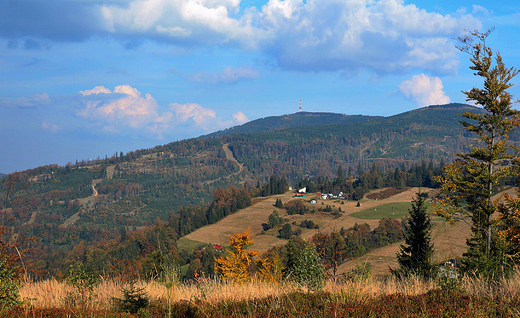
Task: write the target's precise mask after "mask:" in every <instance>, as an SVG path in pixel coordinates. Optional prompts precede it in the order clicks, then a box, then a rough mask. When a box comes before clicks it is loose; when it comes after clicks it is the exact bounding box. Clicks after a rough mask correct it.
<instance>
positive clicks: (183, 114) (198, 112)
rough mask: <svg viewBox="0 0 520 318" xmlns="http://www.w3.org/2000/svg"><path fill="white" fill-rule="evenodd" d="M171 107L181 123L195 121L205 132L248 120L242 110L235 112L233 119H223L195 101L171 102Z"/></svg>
mask: <svg viewBox="0 0 520 318" xmlns="http://www.w3.org/2000/svg"><path fill="white" fill-rule="evenodd" d="M170 109H171V111H172V112H173V113H174V116H175V117H176V120H177V121H178V122H179V123H190V122H193V123H194V124H195V126H196V127H198V128H202V129H203V130H204V131H205V132H211V131H216V130H219V129H225V128H229V127H232V126H236V125H239V124H243V123H245V122H247V121H248V119H247V116H246V115H245V114H244V113H242V112H237V113H235V114H233V115H232V117H233V119H232V120H223V119H222V118H220V117H218V116H217V113H216V112H215V111H214V110H212V109H209V108H204V107H202V106H201V105H199V104H194V103H189V104H178V103H170Z"/></svg>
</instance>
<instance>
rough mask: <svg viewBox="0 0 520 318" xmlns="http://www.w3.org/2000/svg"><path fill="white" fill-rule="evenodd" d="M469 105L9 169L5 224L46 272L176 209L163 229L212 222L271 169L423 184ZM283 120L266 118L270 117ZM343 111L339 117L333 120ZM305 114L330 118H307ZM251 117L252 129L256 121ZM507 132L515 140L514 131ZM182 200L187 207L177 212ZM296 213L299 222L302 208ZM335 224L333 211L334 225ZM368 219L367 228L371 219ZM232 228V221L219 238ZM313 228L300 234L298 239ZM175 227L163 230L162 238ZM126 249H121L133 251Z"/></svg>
mask: <svg viewBox="0 0 520 318" xmlns="http://www.w3.org/2000/svg"><path fill="white" fill-rule="evenodd" d="M466 110H472V111H480V110H479V109H478V108H475V107H471V106H467V105H461V104H450V105H444V106H431V107H427V108H422V109H419V110H414V111H410V112H406V113H403V114H399V115H395V116H391V117H376V118H373V117H366V116H345V115H338V114H321V113H320V114H318V115H316V116H318V118H321V120H320V121H317V120H313V118H314V117H313V116H314V115H313V114H310V113H301V114H300V113H299V114H295V115H293V116H289V117H290V118H291V119H290V120H288V121H291V122H292V123H291V124H290V126H291V128H286V129H282V130H276V131H275V130H273V129H275V128H273V127H278V128H280V127H281V124H273V125H271V126H268V127H266V128H265V129H264V130H265V131H262V132H255V133H234V134H229V135H226V136H223V137H205V138H196V139H189V140H183V141H178V142H173V143H169V144H165V145H162V146H156V147H154V148H152V149H140V150H135V151H132V152H129V153H126V154H123V153H119V154H118V153H115V154H114V155H113V156H111V157H106V158H104V159H101V158H98V159H97V160H93V161H88V162H86V161H82V162H77V163H75V164H72V165H67V166H65V167H59V166H57V165H48V166H43V167H37V168H34V169H30V170H26V171H23V172H20V173H16V174H14V175H11V176H10V179H9V180H10V181H9V182H8V180H7V179H6V178H3V179H2V180H1V181H0V191H1V192H2V196H1V198H2V203H3V204H2V207H3V210H2V218H1V221H2V222H3V223H2V224H6V225H8V227H9V230H10V231H12V233H16V235H17V236H23V235H29V236H30V235H40V237H41V239H40V240H39V241H37V243H35V244H34V246H33V247H34V248H35V251H36V252H35V256H34V258H35V259H38V260H39V264H40V265H39V266H40V269H41V270H47V269H50V268H56V266H58V263H59V262H60V260H63V259H65V258H67V257H69V256H71V255H77V253H80V252H84V253H86V252H87V250H88V248H90V247H91V246H96V244H99V243H100V242H108V241H110V240H112V239H117V238H119V237H125V236H126V237H127V236H128V235H130V234H131V233H138V232H139V230H144V229H148V228H151V227H152V225H154V224H155V225H157V224H162V223H161V222H171V221H172V220H175V219H176V218H180V217H181V216H182V218H181V220H180V221H181V222H180V223H178V224H177V225H175V226H173V227H172V228H171V229H170V230H171V231H173V232H175V235H184V234H187V233H189V232H191V231H192V230H194V229H196V228H198V227H200V226H203V225H206V224H208V223H214V222H215V221H216V220H217V218H216V217H215V215H205V214H204V213H205V212H204V211H205V210H204V209H206V208H207V206H208V205H210V204H212V203H214V200H215V198H216V197H215V193H216V190H217V189H222V188H227V187H229V186H231V185H234V186H237V187H238V188H237V189H242V188H243V187H245V189H248V190H247V191H251V193H253V192H255V191H256V195H259V191H260V192H262V191H264V190H265V188H264V189H263V190H262V189H261V187H262V186H263V185H264V184H266V183H268V182H270V181H271V180H272V178H273V176H277V177H278V178H281V177H284V178H285V179H284V180H286V181H287V182H288V185H291V186H296V185H297V184H298V183H301V182H306V183H307V184H309V182H311V183H312V182H318V180H321V181H320V182H321V185H320V187H322V188H323V189H324V191H325V190H327V189H332V186H333V185H334V179H335V178H336V176H337V171H338V168H341V172H342V174H343V175H344V176H347V175H348V176H350V177H351V179H350V180H351V181H349V183H347V182H346V181H344V182H343V183H342V184H341V185H336V187H337V186H340V187H341V188H342V189H343V190H344V191H347V192H349V194H352V192H353V191H354V190H353V181H352V180H356V178H359V177H360V173H361V174H363V173H364V172H367V173H366V175H365V176H364V177H363V178H360V180H359V182H362V186H363V187H365V188H366V189H371V188H379V187H382V186H391V187H405V186H406V187H418V186H430V185H431V175H432V173H434V172H435V166H438V165H439V164H440V163H441V161H442V160H444V161H445V162H447V161H449V160H451V158H452V156H451V153H454V152H461V151H464V150H465V149H466V147H467V145H468V144H469V142H470V141H471V140H472V138H473V136H471V135H468V134H466V133H464V132H463V130H462V129H461V126H460V124H459V122H458V120H459V118H460V117H459V116H457V114H460V113H462V112H464V111H466ZM283 118H284V117H283V116H280V117H279V118H275V119H269V120H270V121H272V122H273V123H276V122H277V121H278V122H283V121H284V120H285V119H283ZM368 119H370V120H368ZM340 120H343V121H344V122H342V123H338V121H340ZM311 122H315V123H316V122H320V123H328V124H322V125H308V124H309V123H311ZM257 124H258V123H255V124H254V125H253V127H256V128H254V129H259V127H261V125H257ZM255 125H256V126H255ZM245 126H247V124H246V125H245ZM278 128H276V129H278ZM248 129H249V128H248ZM512 140H514V141H518V140H519V138H517V136H516V135H513V136H512ZM361 179H362V180H361ZM345 180H347V178H345ZM11 181H12V182H11ZM356 182H357V181H356ZM219 191H220V190H219ZM233 191H234V190H233ZM327 191H328V190H327ZM6 193H9V196H5V195H4V194H6ZM267 195H269V194H267ZM282 196H283V195H282ZM5 198H7V200H4V199H5ZM254 200H261V199H258V198H253V202H254ZM269 200H271V199H269ZM4 201H5V202H4ZM257 204H262V203H261V202H259V203H257ZM265 204H267V207H265V211H264V210H262V211H259V213H267V212H272V209H271V208H270V207H269V205H271V203H267V202H266V203H265ZM367 204H368V203H367ZM370 204H372V203H370ZM370 204H369V205H370ZM181 207H185V208H184V210H182V211H184V212H183V213H180V211H181ZM181 214H182V215H181ZM219 217H220V216H219ZM233 217H235V216H233ZM257 217H258V218H264V215H263V214H259V215H258V216H257ZM292 217H293V218H294V220H293V221H296V222H301V220H300V219H299V216H292ZM327 218H328V217H325V216H324V219H323V220H325V219H327ZM230 220H232V219H230ZM353 220H354V219H352V218H351V217H350V216H348V215H345V217H344V218H341V219H340V222H341V223H338V224H341V225H340V226H344V227H346V228H347V227H349V226H352V225H351V224H352V222H354V221H353ZM337 221H338V220H336V219H334V218H333V217H332V216H331V219H330V223H331V224H336V223H335V222H337ZM225 222H228V221H225ZM225 222H224V223H225ZM255 222H256V221H255ZM264 222H265V221H264ZM363 222H365V221H363ZM366 222H367V223H368V224H370V226H371V227H372V228H373V227H374V226H375V224H376V223H377V220H366ZM181 223H182V224H181ZM224 223H222V224H224ZM251 226H252V227H255V226H256V227H258V226H261V223H259V224H257V223H254V224H252V225H251ZM322 228H323V229H325V228H326V226H325V225H323V226H322ZM233 229H234V228H233V226H232V225H231V228H230V229H229V230H228V232H226V235H227V237H229V233H230V232H231V231H232V230H233ZM270 233H271V232H269V231H267V232H266V233H265V234H264V235H263V237H262V238H261V239H259V241H258V243H257V244H259V245H261V244H264V246H265V248H267V246H270V244H271V243H272V242H276V241H277V240H278V239H277V238H275V236H276V235H274V236H273V235H271V234H270ZM310 233H311V232H310V230H309V231H307V230H303V232H302V234H303V235H304V236H306V235H310ZM140 235H141V234H140ZM142 235H144V234H142ZM175 235H174V234H172V233H170V234H169V237H170V238H169V239H171V240H173V238H174V237H175ZM224 237H226V236H224ZM226 239H227V238H224V239H223V238H221V239H220V241H219V242H222V241H221V240H224V241H225V240H226ZM136 240H137V241H139V240H138V239H137V238H136ZM146 240H148V241H153V240H152V239H151V238H147V239H146ZM262 240H265V243H262V242H263V241H262ZM132 244H134V243H132ZM135 244H137V243H135ZM139 244H141V245H138V247H128V249H129V251H132V252H131V253H134V254H135V253H137V252H136V251H138V250H139V249H143V251H144V252H143V253H144V255H147V254H146V253H149V252H150V249H146V246H145V245H142V243H139ZM153 244H156V243H153ZM172 244H173V241H172ZM77 246H80V247H77ZM262 248H263V247H262ZM74 249H76V252H74V253H76V254H74V253H73V251H74ZM151 250H152V251H153V249H151ZM129 251H126V252H122V251H121V252H118V253H119V254H118V255H131V253H130V252H129ZM134 254H132V255H134ZM105 256H106V255H105ZM61 265H63V264H61Z"/></svg>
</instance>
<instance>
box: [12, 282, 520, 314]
mask: <svg viewBox="0 0 520 318" xmlns="http://www.w3.org/2000/svg"><path fill="white" fill-rule="evenodd" d="M519 286H520V273H517V274H516V275H513V276H512V277H511V278H509V279H501V280H498V281H497V282H495V283H488V282H487V281H486V280H485V279H482V278H468V277H464V278H462V279H461V280H460V289H461V290H462V291H465V292H466V293H467V294H468V295H470V296H471V297H474V298H495V297H500V299H503V300H506V301H507V300H511V299H515V298H516V299H518V297H520V288H519ZM121 287H128V286H126V285H124V284H123V283H121V282H118V281H115V280H103V281H102V283H101V284H100V285H99V286H98V287H97V288H96V290H95V293H96V297H95V298H94V300H93V301H92V303H91V306H92V307H93V308H97V309H109V308H111V306H112V301H111V299H112V298H113V297H121V296H122V295H121V291H120V290H121ZM137 287H140V288H144V292H145V293H146V295H147V296H148V297H149V298H150V300H151V301H160V302H163V303H166V302H167V301H168V291H167V289H166V287H165V286H164V285H162V284H161V283H159V282H155V281H152V282H140V283H138V284H137ZM438 288H441V286H440V285H439V284H438V283H437V282H436V281H434V280H429V281H423V280H421V279H418V278H410V279H408V280H405V281H399V280H396V279H393V278H391V277H385V278H382V279H375V278H368V279H360V280H354V281H346V282H338V283H334V282H332V281H329V282H327V284H326V286H325V288H324V291H327V292H331V293H333V294H337V295H341V297H347V298H350V299H372V298H375V297H379V296H382V295H393V294H404V295H420V294H424V293H426V292H428V291H429V290H433V289H438ZM300 290H302V288H301V287H299V286H297V285H294V284H289V283H280V284H271V283H266V282H264V281H260V280H253V281H251V282H248V283H243V284H235V283H232V282H228V281H214V280H209V281H206V282H203V283H199V284H196V283H193V284H184V285H183V284H180V285H178V286H176V287H174V289H173V293H172V294H171V298H170V301H171V302H178V301H180V300H186V301H194V300H203V301H207V302H210V303H217V302H219V301H224V300H225V301H230V300H231V301H240V300H252V299H258V298H266V297H268V296H273V297H276V298H277V297H281V296H282V295H285V294H288V293H291V292H295V291H300ZM71 292H72V293H73V292H74V290H73V289H72V288H71V287H70V286H68V285H66V284H65V283H63V282H58V281H56V280H46V281H42V282H32V283H27V284H25V285H24V286H22V288H21V290H20V295H21V298H22V299H31V300H30V302H31V304H32V305H33V306H34V307H36V308H64V307H66V304H65V298H66V297H67V294H68V293H71Z"/></svg>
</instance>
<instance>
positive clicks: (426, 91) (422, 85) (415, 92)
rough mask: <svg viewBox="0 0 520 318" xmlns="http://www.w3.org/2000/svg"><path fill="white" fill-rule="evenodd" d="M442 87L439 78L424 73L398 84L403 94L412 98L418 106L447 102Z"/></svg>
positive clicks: (447, 98) (448, 99)
mask: <svg viewBox="0 0 520 318" xmlns="http://www.w3.org/2000/svg"><path fill="white" fill-rule="evenodd" d="M443 88H444V86H443V85H442V81H441V79H440V78H438V77H429V76H426V75H424V74H419V75H415V76H413V77H412V79H410V80H407V81H403V82H402V83H401V84H399V89H400V90H401V92H402V93H403V95H404V96H406V97H407V98H411V99H413V100H414V101H415V103H416V104H417V105H418V106H429V105H442V104H448V103H449V102H450V98H449V97H448V96H446V95H445V93H444V91H443Z"/></svg>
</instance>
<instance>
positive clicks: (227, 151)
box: [222, 144, 244, 173]
mask: <svg viewBox="0 0 520 318" xmlns="http://www.w3.org/2000/svg"><path fill="white" fill-rule="evenodd" d="M222 149H223V150H224V153H225V154H226V159H227V160H230V161H233V162H234V163H236V164H237V165H238V169H239V170H238V172H237V173H240V172H242V170H244V166H243V165H242V164H241V163H240V162H238V160H237V158H235V156H234V155H233V152H232V151H231V149H229V144H224V145H222Z"/></svg>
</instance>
